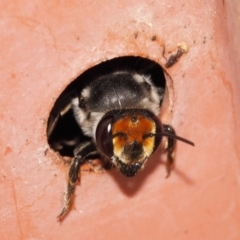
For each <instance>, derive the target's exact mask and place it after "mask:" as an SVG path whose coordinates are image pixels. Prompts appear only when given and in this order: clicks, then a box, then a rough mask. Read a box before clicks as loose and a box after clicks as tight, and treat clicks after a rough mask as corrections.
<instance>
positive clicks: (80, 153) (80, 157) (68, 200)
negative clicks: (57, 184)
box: [58, 141, 97, 221]
mask: <svg viewBox="0 0 240 240" xmlns="http://www.w3.org/2000/svg"><path fill="white" fill-rule="evenodd" d="M96 153H97V150H96V146H95V144H94V143H93V142H92V141H89V142H84V143H81V144H80V145H78V146H77V147H76V148H75V150H74V158H73V161H72V162H71V165H70V168H69V172H68V181H67V191H66V193H65V196H64V205H63V209H62V212H61V213H60V214H59V215H58V219H59V220H60V221H61V220H62V219H63V218H64V217H65V215H66V214H67V213H68V211H69V209H70V207H71V204H72V199H73V194H74V191H75V186H76V183H77V181H78V179H79V171H80V166H81V164H83V163H84V162H85V161H86V160H87V159H89V158H91V156H93V155H96Z"/></svg>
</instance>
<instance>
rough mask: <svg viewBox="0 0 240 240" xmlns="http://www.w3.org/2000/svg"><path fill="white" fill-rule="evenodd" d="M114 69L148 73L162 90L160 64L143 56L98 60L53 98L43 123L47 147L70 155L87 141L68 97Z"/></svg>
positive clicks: (70, 97) (164, 82)
mask: <svg viewBox="0 0 240 240" xmlns="http://www.w3.org/2000/svg"><path fill="white" fill-rule="evenodd" d="M115 71H129V72H136V73H139V74H144V75H148V76H151V79H152V82H153V83H154V84H155V85H156V86H157V87H161V88H163V89H165V87H166V80H165V76H164V70H163V69H162V67H161V66H160V65H159V64H158V63H156V62H154V61H152V60H149V59H147V58H142V57H134V56H125V57H118V58H114V59H110V60H107V61H105V62H102V63H100V64H98V65H96V66H94V67H91V68H89V69H88V70H86V71H85V72H83V73H82V74H81V75H80V76H78V77H77V78H76V79H75V80H74V81H72V82H71V83H70V84H69V85H68V86H67V87H66V89H65V90H64V91H63V92H62V93H61V94H60V96H59V97H58V98H57V100H56V102H55V104H54V106H53V108H52V110H51V112H50V116H49V119H48V123H47V139H48V143H49V145H50V147H51V148H52V149H53V150H55V151H57V152H59V154H60V155H62V156H69V157H72V156H73V150H74V148H75V147H76V145H78V144H79V143H80V142H82V141H85V140H88V139H89V138H88V137H86V136H85V135H84V134H83V132H82V131H81V128H80V127H79V126H78V124H77V122H76V120H75V118H74V115H73V111H72V110H71V108H70V103H71V99H72V97H73V96H76V94H78V93H80V92H81V91H82V90H83V89H84V87H85V86H87V85H88V84H89V83H90V82H91V81H93V80H94V79H96V78H98V77H100V76H103V75H106V74H110V73H112V72H115Z"/></svg>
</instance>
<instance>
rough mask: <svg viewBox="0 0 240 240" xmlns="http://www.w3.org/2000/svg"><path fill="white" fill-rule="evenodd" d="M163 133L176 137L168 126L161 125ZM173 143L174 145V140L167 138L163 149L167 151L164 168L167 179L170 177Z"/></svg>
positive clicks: (172, 162)
mask: <svg viewBox="0 0 240 240" xmlns="http://www.w3.org/2000/svg"><path fill="white" fill-rule="evenodd" d="M163 131H164V132H167V133H170V134H172V135H176V134H175V131H174V129H173V128H172V127H171V126H169V125H163ZM175 143H176V140H175V139H174V138H171V137H167V141H166V145H165V148H164V150H165V151H167V166H166V168H167V176H166V178H168V177H169V176H170V173H171V170H172V168H173V164H174V148H175Z"/></svg>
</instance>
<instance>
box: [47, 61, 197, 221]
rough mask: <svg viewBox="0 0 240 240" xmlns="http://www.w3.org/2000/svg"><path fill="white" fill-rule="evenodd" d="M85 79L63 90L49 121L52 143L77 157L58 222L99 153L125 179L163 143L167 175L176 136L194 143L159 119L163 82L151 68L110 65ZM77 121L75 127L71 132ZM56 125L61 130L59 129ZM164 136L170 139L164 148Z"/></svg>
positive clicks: (74, 158) (69, 174) (55, 147)
mask: <svg viewBox="0 0 240 240" xmlns="http://www.w3.org/2000/svg"><path fill="white" fill-rule="evenodd" d="M133 60H134V57H133ZM86 78H87V79H88V81H85V83H81V82H80V81H79V82H80V84H82V85H80V86H79V85H78V86H73V85H72V86H71V91H67V90H66V91H65V92H66V94H65V95H64V94H63V96H62V97H61V99H62V101H61V104H59V103H58V102H56V104H55V107H54V109H53V110H52V112H51V114H50V118H49V121H48V129H47V134H48V141H49V143H50V146H51V147H52V148H53V149H54V150H56V151H59V152H60V153H61V150H62V149H63V148H65V151H70V152H71V153H72V155H73V159H72V161H71V164H70V168H69V172H68V182H67V191H66V194H65V199H64V206H63V209H62V212H61V213H60V215H59V216H58V217H59V219H60V220H61V219H62V218H63V217H64V216H65V215H66V213H67V212H68V211H69V209H70V206H71V202H72V198H73V194H74V191H75V185H76V183H77V181H78V178H79V171H80V167H81V165H82V164H83V163H84V162H85V161H87V160H89V159H94V158H96V157H99V158H100V159H102V160H103V161H105V162H108V163H110V164H112V165H113V166H115V167H116V168H117V169H119V170H120V172H121V173H122V174H123V175H125V176H126V177H133V176H135V175H136V174H137V173H138V171H140V170H142V169H143V168H144V165H145V163H146V161H147V160H148V159H149V157H150V156H151V155H152V154H153V153H154V152H155V151H156V150H157V149H158V148H159V146H161V148H162V150H164V151H166V152H167V155H168V157H167V175H169V174H170V171H171V168H172V165H173V162H174V158H173V153H174V146H175V141H176V139H178V140H180V141H183V142H185V143H188V144H191V145H194V144H193V143H192V142H191V141H189V140H186V139H184V138H182V137H179V136H177V135H176V134H175V131H174V129H173V128H172V127H171V126H169V125H164V124H162V123H161V121H160V119H159V117H158V116H159V114H160V109H161V102H162V100H163V97H164V87H165V85H164V84H165V83H164V84H162V85H160V86H156V85H155V84H154V83H153V81H152V76H151V75H148V74H147V71H145V72H144V73H142V72H139V71H137V70H136V68H133V69H126V68H120V70H119V69H118V70H116V69H111V68H110V69H108V71H103V72H101V74H99V73H98V74H97V76H94V73H93V74H92V75H91V76H90V75H88V76H85V79H86ZM69 89H70V88H69ZM67 93H68V94H67ZM64 98H65V101H64ZM59 102H60V101H59ZM68 117H69V118H73V119H75V122H73V123H69V122H68V123H67V124H66V123H65V125H64V124H63V123H62V122H63V121H62V119H63V118H68ZM74 124H75V128H74V129H75V130H74V131H73V132H71V131H72V130H70V129H71V128H70V127H72V125H74ZM69 125H71V126H69ZM56 129H60V130H59V132H58V133H56ZM63 132H65V138H63V137H62V136H63V135H64V134H63V135H61V134H62V133H63ZM68 134H69V136H68V137H67V135H68ZM163 137H165V138H166V142H165V144H164V146H162V145H163V144H161V142H162V138H163ZM67 148H68V149H67ZM66 149H67V150H66ZM70 155H71V154H70Z"/></svg>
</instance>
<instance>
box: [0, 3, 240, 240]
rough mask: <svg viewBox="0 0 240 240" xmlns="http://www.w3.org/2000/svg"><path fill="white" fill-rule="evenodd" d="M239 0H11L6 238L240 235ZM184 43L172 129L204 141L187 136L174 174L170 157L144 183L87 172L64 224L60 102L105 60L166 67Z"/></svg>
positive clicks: (3, 194) (155, 162)
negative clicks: (138, 60)
mask: <svg viewBox="0 0 240 240" xmlns="http://www.w3.org/2000/svg"><path fill="white" fill-rule="evenodd" d="M228 2H229V1H219V0H210V1H203V0H189V1H185V0H179V1H174V3H173V1H172V3H170V2H169V1H167V0H162V1H146V0H128V1H124V0H119V1H109V2H108V3H106V1H103V0H100V1H87V0H84V1H77V0H75V1H74V0H71V1H54V0H53V1H50V2H48V1H38V0H36V1H34V2H31V1H24V0H22V1H17V0H13V1H3V0H2V1H0V12H1V14H0V16H1V17H0V32H1V34H0V43H1V48H0V56H1V60H0V70H1V80H0V83H1V88H0V102H1V105H0V109H1V110H0V132H1V135H0V146H1V151H0V154H1V157H0V226H1V227H0V238H1V239H3V240H4V239H78V238H79V239H80V238H81V239H147V238H148V239H184V240H186V239H191V240H192V239H219V240H220V239H224V240H225V239H240V182H239V174H240V148H239V142H240V99H239V98H240V97H239V96H240V85H239V76H240V70H239V67H238V66H239V62H240V61H239V60H240V57H239V56H240V55H239V41H240V32H239V29H240V24H239V12H240V4H239V3H237V0H235V1H232V2H231V3H228ZM136 33H138V37H137V38H136V37H135V36H136ZM155 35H156V36H157V40H156V41H152V40H151V38H152V36H155ZM179 42H185V43H186V44H187V45H188V46H189V52H188V53H187V54H185V55H184V56H183V57H182V58H181V59H180V61H179V62H178V63H177V64H176V65H174V66H173V67H172V68H170V69H169V73H170V75H171V76H172V79H173V83H174V91H175V103H174V113H173V119H172V121H171V124H172V125H173V126H174V128H175V129H176V131H177V133H178V134H179V135H181V136H184V137H186V138H189V139H191V140H192V141H194V142H195V144H196V147H195V148H192V147H190V146H188V145H186V144H184V143H181V142H179V143H178V145H177V150H176V168H175V170H174V171H173V172H172V175H171V177H170V178H168V179H165V175H166V172H165V167H164V165H163V164H162V162H161V161H160V159H161V156H162V155H161V154H160V152H157V153H156V154H155V155H154V156H153V158H152V159H151V160H150V161H149V162H148V165H147V166H146V168H145V170H144V171H142V172H141V173H139V174H138V175H137V176H136V177H135V178H133V179H126V178H125V177H123V176H121V175H120V174H119V173H117V172H116V171H115V170H112V171H110V172H106V173H103V174H93V173H91V174H89V173H83V174H82V178H81V186H78V187H77V191H76V195H77V196H76V199H75V209H73V210H72V211H71V213H70V214H69V215H68V216H67V218H66V219H65V220H64V221H63V222H62V223H61V224H60V223H59V222H57V219H56V216H57V215H58V214H59V211H60V209H61V207H62V197H63V191H64V187H65V180H66V172H67V166H64V165H63V164H62V162H61V161H60V160H59V158H58V156H57V155H56V154H55V153H53V152H52V151H51V150H49V147H48V144H47V141H46V121H47V119H48V114H49V112H50V110H51V108H52V106H53V104H54V101H55V99H56V97H57V96H58V95H59V94H60V93H61V91H62V90H63V89H64V88H65V87H66V85H67V84H69V83H70V81H71V80H73V79H74V78H75V77H76V76H78V75H79V74H80V73H81V72H83V71H84V70H86V69H87V68H89V67H90V66H93V65H94V64H97V63H99V62H101V61H103V60H106V59H110V58H113V57H117V56H125V55H136V56H142V57H149V58H150V59H152V60H155V61H157V62H159V63H160V64H164V58H163V57H162V56H161V54H162V46H163V44H165V46H166V49H167V50H172V49H174V48H175V47H176V46H177V44H178V43H179Z"/></svg>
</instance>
